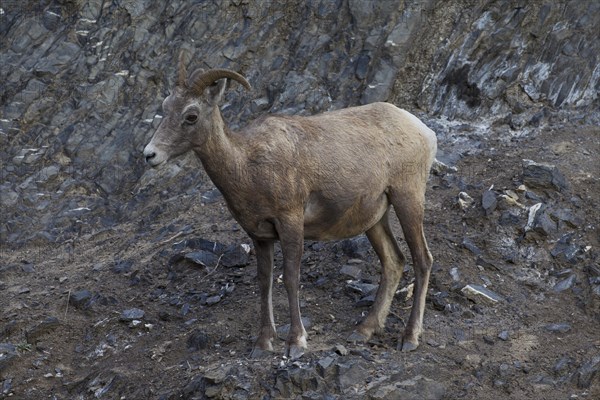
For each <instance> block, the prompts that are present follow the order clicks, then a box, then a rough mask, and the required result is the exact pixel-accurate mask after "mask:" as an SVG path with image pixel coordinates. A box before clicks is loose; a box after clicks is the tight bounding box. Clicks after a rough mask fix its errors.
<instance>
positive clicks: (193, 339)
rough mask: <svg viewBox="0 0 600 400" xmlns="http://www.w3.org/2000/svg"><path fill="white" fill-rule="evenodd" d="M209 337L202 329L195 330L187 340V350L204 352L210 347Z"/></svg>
mask: <svg viewBox="0 0 600 400" xmlns="http://www.w3.org/2000/svg"><path fill="white" fill-rule="evenodd" d="M208 340H209V338H208V335H207V334H206V333H205V332H204V331H201V330H200V329H195V330H194V331H192V333H190V335H189V336H188V340H187V348H188V350H190V351H198V350H204V349H206V348H207V347H208Z"/></svg>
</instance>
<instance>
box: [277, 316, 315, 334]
mask: <svg viewBox="0 0 600 400" xmlns="http://www.w3.org/2000/svg"><path fill="white" fill-rule="evenodd" d="M302 325H304V329H309V328H310V327H311V326H312V321H311V319H310V318H308V317H302ZM290 327H291V325H290V324H286V325H282V326H280V327H278V328H277V335H278V336H279V337H286V336H287V335H288V333H289V332H290Z"/></svg>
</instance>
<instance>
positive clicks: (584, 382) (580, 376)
mask: <svg viewBox="0 0 600 400" xmlns="http://www.w3.org/2000/svg"><path fill="white" fill-rule="evenodd" d="M573 379H574V380H575V381H576V382H577V387H578V388H580V389H587V388H591V387H592V384H594V385H598V384H600V355H595V356H593V357H591V358H590V360H589V361H587V362H585V363H583V365H581V367H579V369H578V370H577V371H576V372H575V375H574V377H573Z"/></svg>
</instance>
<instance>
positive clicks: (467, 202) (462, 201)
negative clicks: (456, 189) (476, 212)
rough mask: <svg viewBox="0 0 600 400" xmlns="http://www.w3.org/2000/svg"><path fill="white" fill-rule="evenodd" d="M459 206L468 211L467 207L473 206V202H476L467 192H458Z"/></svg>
mask: <svg viewBox="0 0 600 400" xmlns="http://www.w3.org/2000/svg"><path fill="white" fill-rule="evenodd" d="M457 202H458V207H459V208H460V209H461V210H463V211H466V210H467V209H469V208H471V206H472V205H473V203H474V202H475V200H474V199H473V198H472V197H471V196H469V195H468V194H467V193H466V192H460V193H459V194H458V200H457Z"/></svg>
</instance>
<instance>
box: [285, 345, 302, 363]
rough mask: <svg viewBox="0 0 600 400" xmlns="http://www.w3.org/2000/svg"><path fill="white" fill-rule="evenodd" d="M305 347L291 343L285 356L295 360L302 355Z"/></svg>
mask: <svg viewBox="0 0 600 400" xmlns="http://www.w3.org/2000/svg"><path fill="white" fill-rule="evenodd" d="M305 351H306V349H305V348H304V347H300V346H297V345H292V346H290V347H289V348H288V351H287V356H288V357H289V358H290V359H292V360H297V359H299V358H300V357H302V356H303V355H304V352H305Z"/></svg>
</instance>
